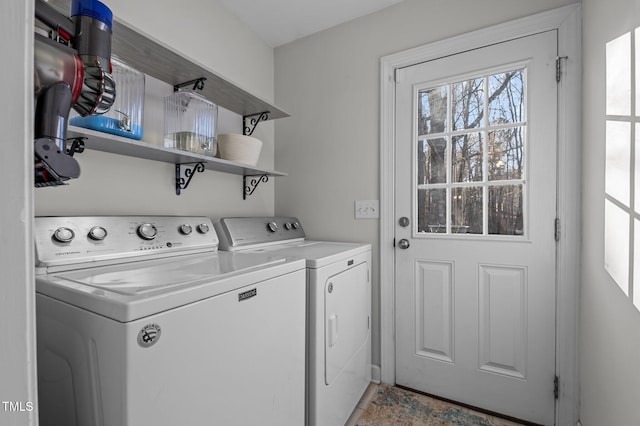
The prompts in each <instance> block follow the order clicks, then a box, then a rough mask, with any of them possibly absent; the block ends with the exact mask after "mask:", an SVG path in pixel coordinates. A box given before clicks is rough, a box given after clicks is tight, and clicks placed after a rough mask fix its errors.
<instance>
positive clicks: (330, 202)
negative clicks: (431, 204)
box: [275, 0, 573, 364]
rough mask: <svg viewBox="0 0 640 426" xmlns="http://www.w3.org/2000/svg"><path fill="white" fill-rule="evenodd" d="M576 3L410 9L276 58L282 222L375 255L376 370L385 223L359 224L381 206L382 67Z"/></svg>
mask: <svg viewBox="0 0 640 426" xmlns="http://www.w3.org/2000/svg"><path fill="white" fill-rule="evenodd" d="M571 3H573V1H571V0H544V1H535V2H532V1H526V0H487V1H482V2H478V1H473V0H453V1H447V2H436V1H425V0H406V1H404V2H402V3H399V4H397V5H395V6H392V7H390V8H387V9H384V10H382V11H379V12H377V13H374V14H371V15H368V16H365V17H363V18H360V19H357V20H354V21H351V22H347V23H345V24H343V25H340V26H337V27H334V28H332V29H329V30H327V31H324V32H321V33H318V34H315V35H311V36H308V37H306V38H303V39H301V40H298V41H295V42H292V43H290V44H287V45H284V46H280V47H277V48H276V49H275V76H276V86H275V87H276V93H275V96H276V97H275V99H276V104H277V105H278V106H280V107H281V108H284V109H285V110H287V111H289V112H290V113H291V115H292V117H291V118H287V119H285V120H280V121H279V122H278V123H276V141H277V143H276V156H275V157H276V160H275V161H276V168H281V169H283V170H287V171H289V172H290V173H291V175H292V176H293V177H294V178H289V179H282V180H280V181H278V182H277V184H276V213H278V214H290V215H295V216H298V217H299V218H300V220H301V221H302V223H304V224H305V229H306V230H307V231H308V234H309V236H310V237H312V238H324V239H334V240H342V241H350V240H352V241H363V242H369V243H371V244H373V247H374V253H373V255H374V257H373V258H374V274H373V295H374V296H373V299H374V300H373V316H374V321H373V324H374V327H373V340H374V342H373V362H374V364H379V363H380V300H379V290H380V286H379V280H378V268H379V266H378V261H377V259H378V250H377V248H376V247H377V245H378V243H379V228H378V226H379V224H378V221H377V220H370V219H369V220H355V219H354V207H353V204H354V201H355V200H369V199H378V198H379V190H380V188H379V180H380V168H379V142H380V140H379V125H380V124H379V115H380V104H379V98H380V93H379V92H380V90H379V87H380V75H379V74H380V73H379V69H380V58H381V57H383V56H385V55H389V54H392V53H396V52H400V51H403V50H406V49H409V48H412V47H416V46H421V45H424V44H428V43H431V42H434V41H438V40H442V39H445V38H447V37H451V36H454V35H458V34H462V33H465V32H469V31H472V30H476V29H480V28H484V27H487V26H490V25H493V24H497V23H501V22H505V21H509V20H512V19H515V18H519V17H523V16H527V15H531V14H534V13H536V12H540V11H543V10H548V9H553V8H556V7H560V6H564V5H567V4H571Z"/></svg>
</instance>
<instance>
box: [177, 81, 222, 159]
mask: <svg viewBox="0 0 640 426" xmlns="http://www.w3.org/2000/svg"><path fill="white" fill-rule="evenodd" d="M217 124H218V106H217V105H216V104H214V103H213V102H210V101H208V100H207V99H205V98H203V97H202V96H200V95H198V94H197V93H194V92H191V91H178V92H175V93H173V94H172V95H170V96H167V97H165V98H164V134H165V137H164V142H165V147H167V148H174V149H180V150H183V151H189V152H193V153H196V154H202V155H210V156H213V155H215V154H216V136H217Z"/></svg>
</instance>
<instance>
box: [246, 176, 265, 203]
mask: <svg viewBox="0 0 640 426" xmlns="http://www.w3.org/2000/svg"><path fill="white" fill-rule="evenodd" d="M247 178H251V179H250V180H249V183H248V184H247ZM260 182H265V183H266V182H269V175H260V176H243V177H242V184H243V188H244V189H243V191H242V199H243V200H246V199H247V196H249V195H251V194H253V193H254V191H255V190H256V188H257V187H258V185H260Z"/></svg>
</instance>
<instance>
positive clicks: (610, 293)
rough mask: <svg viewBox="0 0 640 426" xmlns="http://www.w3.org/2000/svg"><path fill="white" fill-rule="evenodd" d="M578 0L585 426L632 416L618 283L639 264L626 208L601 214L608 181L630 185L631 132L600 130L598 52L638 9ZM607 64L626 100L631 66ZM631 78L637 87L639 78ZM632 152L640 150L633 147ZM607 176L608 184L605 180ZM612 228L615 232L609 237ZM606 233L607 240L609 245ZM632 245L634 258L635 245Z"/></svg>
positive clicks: (631, 345)
mask: <svg viewBox="0 0 640 426" xmlns="http://www.w3.org/2000/svg"><path fill="white" fill-rule="evenodd" d="M582 3H583V32H582V33H583V58H584V59H583V60H584V65H583V69H584V80H583V82H584V84H583V88H584V89H583V91H584V94H583V96H584V98H583V99H584V109H583V135H584V136H583V137H584V141H583V143H584V150H583V152H582V161H583V167H582V170H583V185H582V188H583V195H582V200H583V206H582V211H583V219H582V223H583V250H582V284H581V318H580V325H581V333H580V339H579V341H580V357H581V360H580V380H581V393H580V402H581V408H580V413H581V419H582V424H583V425H584V426H600V425H631V424H639V423H640V414H639V412H638V401H640V369H639V368H638V360H640V311H639V310H638V308H636V307H635V306H634V305H633V301H632V299H631V298H630V297H628V296H627V295H626V294H625V292H623V288H625V289H627V288H628V286H627V285H626V284H625V283H624V281H625V276H628V275H629V272H630V271H633V272H634V273H635V275H636V280H638V282H640V268H634V265H633V260H632V257H631V256H630V252H631V246H630V243H631V244H633V236H634V234H633V233H632V232H631V231H630V230H629V229H628V228H629V216H628V215H627V216H625V215H624V214H622V215H621V217H620V219H615V218H613V217H612V216H611V210H609V212H610V213H608V214H605V192H606V191H607V190H608V191H609V192H610V193H611V192H612V188H615V189H613V192H615V191H619V190H622V189H624V188H626V189H624V191H625V192H626V194H627V195H629V192H630V191H629V189H630V188H633V186H632V182H631V180H632V179H633V174H632V173H629V172H628V170H629V166H630V165H631V164H633V163H634V160H633V157H632V156H631V144H632V142H631V138H626V137H621V136H620V135H618V136H614V135H609V136H607V133H606V120H607V117H606V114H607V110H606V108H605V102H606V99H607V90H606V83H605V82H606V80H605V76H606V60H605V58H606V53H607V44H608V43H610V42H611V41H613V40H615V39H618V38H619V37H620V36H623V35H624V34H628V33H629V32H631V31H634V30H635V29H636V28H637V27H639V26H640V9H639V4H638V2H637V1H634V0H609V1H607V2H603V1H601V0H583V2H582ZM636 43H637V42H636ZM610 53H612V51H611V50H610ZM626 53H627V54H629V55H630V53H631V52H630V49H626ZM639 57H640V56H636V58H639ZM612 71H613V72H620V73H621V74H620V75H619V77H618V78H617V79H616V83H615V84H614V87H613V88H615V87H617V88H618V89H623V90H624V91H625V92H626V93H625V94H624V95H625V97H626V98H627V100H629V99H630V98H631V95H632V94H631V92H630V91H629V89H628V88H627V89H626V90H625V87H624V84H623V79H622V78H621V76H624V75H625V74H626V75H627V76H629V75H630V74H631V70H630V69H629V65H628V64H627V65H626V66H625V65H623V64H619V65H618V66H615V67H610V69H609V72H610V73H611V72H612ZM635 84H636V87H640V86H638V85H639V84H640V80H639V81H636V83H635ZM627 122H628V120H627ZM637 134H638V133H636V135H637ZM616 144H619V146H620V147H621V148H622V149H621V150H620V151H619V152H618V155H615V154H614V153H613V150H612V149H611V148H612V147H614V146H615V145H616ZM607 146H609V149H607ZM607 152H609V156H610V159H615V157H617V159H618V162H615V161H609V166H606V164H607V161H606V160H605V157H606V156H607ZM636 153H637V154H636V155H639V154H640V151H638V150H637V148H636ZM607 169H608V171H607ZM616 170H617V171H618V172H619V173H621V174H619V175H618V176H619V177H620V179H618V181H612V179H614V175H615V173H614V172H615V171H616ZM625 170H627V171H625ZM638 173H640V168H638V167H636V176H638ZM607 176H608V177H607ZM607 179H608V180H609V183H610V184H612V186H608V185H606V182H607ZM635 185H636V190H637V189H640V187H639V186H638V184H637V183H635ZM618 198H620V197H618ZM635 203H636V211H638V210H640V209H639V208H638V206H640V204H638V203H640V198H636V201H635ZM623 204H625V203H623ZM626 204H627V205H628V203H626ZM614 210H615V209H614ZM636 226H638V225H636ZM620 231H621V232H620ZM638 231H640V229H639V228H637V227H636V231H635V232H636V235H640V234H637V232H638ZM616 236H619V237H620V239H619V240H618V241H612V238H614V237H616ZM636 238H637V237H636ZM607 241H611V242H612V243H613V244H612V245H609V244H608V243H607ZM635 242H636V243H637V242H638V240H637V239H636V241H635ZM605 247H606V249H605ZM637 247H640V246H637ZM635 250H636V254H635V256H636V259H638V258H639V256H640V252H638V251H637V250H638V249H635ZM605 259H606V263H607V266H606V267H605ZM630 259H631V262H629V260H630ZM639 265H640V264H639ZM629 266H631V268H629ZM634 269H635V270H634ZM613 277H615V278H616V279H617V281H616V279H614V278H613ZM627 279H628V278H627ZM618 283H620V285H619V284H618ZM637 296H640V287H639V288H637V289H636V297H637Z"/></svg>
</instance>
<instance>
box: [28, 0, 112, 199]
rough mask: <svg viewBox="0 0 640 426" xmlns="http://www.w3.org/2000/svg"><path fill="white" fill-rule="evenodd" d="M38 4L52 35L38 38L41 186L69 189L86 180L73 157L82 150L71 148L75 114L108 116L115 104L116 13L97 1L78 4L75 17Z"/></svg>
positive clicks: (38, 171)
mask: <svg viewBox="0 0 640 426" xmlns="http://www.w3.org/2000/svg"><path fill="white" fill-rule="evenodd" d="M35 6H36V8H35V16H36V18H37V19H38V21H39V24H42V25H44V26H46V28H45V30H46V31H45V32H46V33H47V36H44V35H41V34H38V33H37V32H36V33H35V34H34V66H33V67H34V96H35V104H36V108H35V120H34V121H35V147H34V153H35V186H36V187H42V186H54V185H64V184H65V183H64V182H65V181H67V180H69V179H72V178H77V177H78V176H80V166H79V165H78V162H77V161H76V159H75V158H73V154H74V152H81V149H82V147H81V146H80V147H78V146H77V144H75V143H74V145H73V146H72V148H70V149H68V148H67V125H68V124H67V121H68V119H69V111H70V110H71V108H72V107H73V109H75V110H76V111H77V112H78V114H80V115H81V116H83V117H84V116H87V115H93V114H104V113H105V112H107V111H109V108H111V105H113V102H114V100H115V96H116V91H115V82H114V80H113V77H112V75H111V27H112V21H113V15H112V13H111V10H109V8H108V7H107V6H105V5H104V4H102V3H101V2H99V1H97V0H72V3H71V18H67V17H66V16H64V15H63V14H61V13H60V12H58V11H57V10H55V9H54V8H53V7H51V6H50V5H49V4H47V3H45V2H44V1H43V0H36V2H35ZM37 28H38V26H37Z"/></svg>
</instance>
